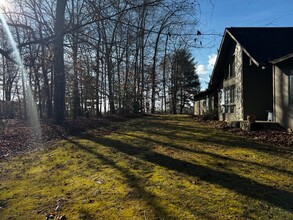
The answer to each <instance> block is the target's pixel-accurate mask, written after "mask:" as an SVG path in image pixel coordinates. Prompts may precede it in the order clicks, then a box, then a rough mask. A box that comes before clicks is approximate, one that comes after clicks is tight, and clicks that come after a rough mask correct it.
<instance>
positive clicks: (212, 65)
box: [208, 54, 217, 70]
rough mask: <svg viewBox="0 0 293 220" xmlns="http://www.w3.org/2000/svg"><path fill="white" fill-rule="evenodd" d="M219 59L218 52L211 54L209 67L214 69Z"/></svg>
mask: <svg viewBox="0 0 293 220" xmlns="http://www.w3.org/2000/svg"><path fill="white" fill-rule="evenodd" d="M216 60H217V54H212V55H209V65H208V68H209V69H210V70H212V69H213V68H214V65H215V63H216Z"/></svg>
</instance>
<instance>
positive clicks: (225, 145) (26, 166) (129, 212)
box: [0, 116, 293, 219]
mask: <svg viewBox="0 0 293 220" xmlns="http://www.w3.org/2000/svg"><path fill="white" fill-rule="evenodd" d="M115 130H116V131H114V132H112V133H111V135H107V136H95V135H94V134H95V132H90V133H85V134H82V135H80V136H79V137H71V138H68V139H67V140H63V141H60V142H58V143H56V144H55V145H54V146H51V147H49V148H46V149H43V150H38V151H35V152H30V153H26V154H23V155H19V156H16V157H11V158H8V159H5V160H4V159H3V160H1V161H0V207H1V208H0V216H1V219H43V218H45V216H46V214H48V213H52V212H53V209H55V207H56V206H57V203H58V204H61V210H60V211H59V213H60V215H65V216H66V217H67V218H68V219H292V218H293V214H292V207H293V202H292V201H293V197H292V196H293V189H292V182H293V177H292V174H293V165H292V152H290V151H287V152H284V151H281V152H280V151H278V150H276V147H275V146H270V145H266V144H259V143H256V142H253V141H250V140H247V139H244V138H241V137H237V136H234V135H233V134H229V133H223V132H222V131H218V130H216V129H213V128H207V127H205V126H204V125H203V124H200V123H197V122H195V121H193V120H191V118H189V117H188V116H149V117H144V118H139V119H134V120H131V121H128V122H122V123H119V124H116V125H115ZM98 133H99V132H97V134H98Z"/></svg>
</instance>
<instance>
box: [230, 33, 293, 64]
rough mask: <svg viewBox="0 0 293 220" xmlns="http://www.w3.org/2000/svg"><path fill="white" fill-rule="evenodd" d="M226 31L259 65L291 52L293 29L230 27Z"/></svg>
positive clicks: (292, 48)
mask: <svg viewBox="0 0 293 220" xmlns="http://www.w3.org/2000/svg"><path fill="white" fill-rule="evenodd" d="M226 31H227V32H229V33H230V34H231V37H232V38H234V40H236V41H237V42H238V43H239V44H240V45H241V46H242V48H244V49H245V50H246V52H247V53H248V54H249V55H250V56H251V57H252V58H253V59H254V60H255V61H256V62H257V63H258V64H259V65H266V64H267V63H268V62H270V61H272V60H276V59H278V58H280V57H283V56H285V55H288V54H290V53H292V52H293V40H292V39H293V27H273V28H272V27H269V28H268V27H264V28H251V27H250V28H248V27H247V28H233V27H231V28H227V29H226Z"/></svg>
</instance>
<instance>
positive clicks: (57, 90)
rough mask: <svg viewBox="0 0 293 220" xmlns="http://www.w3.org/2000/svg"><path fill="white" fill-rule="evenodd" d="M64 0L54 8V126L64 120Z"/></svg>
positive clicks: (59, 0) (60, 0)
mask: <svg viewBox="0 0 293 220" xmlns="http://www.w3.org/2000/svg"><path fill="white" fill-rule="evenodd" d="M65 6H66V0H58V1H57V6H56V23H55V27H54V28H55V30H54V31H55V42H54V119H55V123H56V124H62V123H63V122H64V120H65V72H64V48H63V38H64V20H65V19H64V13H65Z"/></svg>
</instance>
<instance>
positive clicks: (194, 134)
mask: <svg viewBox="0 0 293 220" xmlns="http://www.w3.org/2000/svg"><path fill="white" fill-rule="evenodd" d="M173 120H174V119H173ZM181 120H182V121H184V120H185V121H186V120H188V118H184V117H182V118H181ZM127 129H129V130H130V131H139V130H142V129H143V130H146V131H147V133H148V134H151V135H159V136H165V137H167V138H169V139H176V140H177V141H178V140H179V141H180V140H183V141H186V140H188V141H193V140H194V139H196V140H197V141H199V142H202V143H206V144H213V145H215V144H216V145H221V146H223V147H226V148H233V147H238V148H239V147H240V148H243V149H252V150H257V151H261V152H265V153H272V154H277V155H280V156H285V157H288V155H292V153H293V149H292V148H290V147H286V146H273V145H270V144H264V143H258V142H256V141H253V140H249V139H247V138H244V137H241V136H238V135H236V134H232V133H231V134H230V133H227V132H223V131H218V130H216V129H214V128H199V127H190V126H183V125H177V124H175V123H168V122H166V121H165V120H164V117H161V118H160V117H159V116H157V118H154V120H153V121H152V120H150V121H148V123H146V124H144V125H143V127H138V126H136V125H135V124H132V127H131V128H127ZM182 131H184V132H188V134H189V135H188V136H189V137H186V136H183V137H182V136H179V135H178V134H182ZM219 133H220V134H219ZM198 134H200V135H198Z"/></svg>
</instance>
